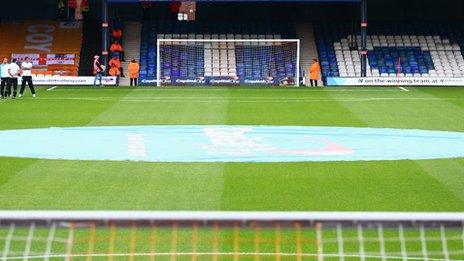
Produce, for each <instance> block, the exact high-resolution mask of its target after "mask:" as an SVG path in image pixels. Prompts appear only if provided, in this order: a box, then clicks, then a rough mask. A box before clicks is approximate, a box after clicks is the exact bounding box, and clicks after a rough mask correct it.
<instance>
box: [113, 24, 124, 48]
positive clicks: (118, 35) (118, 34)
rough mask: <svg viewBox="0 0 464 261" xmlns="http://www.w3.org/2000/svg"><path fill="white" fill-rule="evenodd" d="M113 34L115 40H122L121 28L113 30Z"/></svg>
mask: <svg viewBox="0 0 464 261" xmlns="http://www.w3.org/2000/svg"><path fill="white" fill-rule="evenodd" d="M112 34H113V38H114V39H121V38H122V30H121V28H115V29H113V32H112ZM121 48H122V46H121Z"/></svg>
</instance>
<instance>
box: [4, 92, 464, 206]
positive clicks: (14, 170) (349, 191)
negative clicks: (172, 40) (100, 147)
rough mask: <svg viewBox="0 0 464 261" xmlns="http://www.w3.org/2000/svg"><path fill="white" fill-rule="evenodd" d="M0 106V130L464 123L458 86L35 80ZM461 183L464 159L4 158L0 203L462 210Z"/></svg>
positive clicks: (452, 126)
mask: <svg viewBox="0 0 464 261" xmlns="http://www.w3.org/2000/svg"><path fill="white" fill-rule="evenodd" d="M0 110H1V111H0V129H1V130H8V129H25V128H42V127H51V126H55V127H59V126H63V127H66V126H108V125H158V124H179V125H181V124H227V125H242V124H243V125H246V124H257V125H299V126H359V127H367V126H369V127H391V128H418V129H428V130H449V131H464V88H462V89H461V88H413V89H411V90H410V91H409V92H405V91H401V90H398V89H396V88H372V89H367V88H366V89H356V88H352V89H296V88H290V89H284V88H272V89H259V88H251V89H246V88H191V89H190V88H179V89H173V88H169V89H155V88H140V89H129V88H125V89H124V88H121V89H115V88H112V89H91V88H75V89H73V88H58V89H55V90H53V91H45V89H40V90H39V92H38V97H37V98H35V99H32V98H30V97H27V96H26V97H23V98H21V99H16V100H0ZM24 142H27V141H24ZM0 146H1V144H0ZM463 188H464V159H463V158H457V159H440V160H421V161H372V162H321V163H318V162H308V163H143V162H110V161H101V162H98V161H64V160H41V159H19V158H5V157H3V158H0V209H23V210H26V209H69V210H76V209H88V210H94V209H111V210H289V211H290V210H304V211H312V210H341V211H344V210H356V211H357V210H359V211H368V210H369V211H384V210H385V211H464V189H463Z"/></svg>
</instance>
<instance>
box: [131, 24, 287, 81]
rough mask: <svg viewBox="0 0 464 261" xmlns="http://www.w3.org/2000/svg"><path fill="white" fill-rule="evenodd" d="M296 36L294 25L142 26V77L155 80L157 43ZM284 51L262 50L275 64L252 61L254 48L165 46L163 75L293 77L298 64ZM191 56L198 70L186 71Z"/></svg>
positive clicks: (263, 60)
mask: <svg viewBox="0 0 464 261" xmlns="http://www.w3.org/2000/svg"><path fill="white" fill-rule="evenodd" d="M295 34H296V33H295V28H294V25H293V24H291V23H278V24H273V23H241V22H237V23H201V22H189V23H171V22H145V23H144V24H143V26H142V42H141V50H140V54H141V55H140V56H141V58H140V59H141V73H140V77H141V79H142V81H143V80H144V79H145V80H154V79H156V71H157V69H156V61H157V57H156V42H157V39H176V38H177V39H179V38H180V39H284V38H285V39H292V38H295ZM255 45H259V44H258V43H255ZM285 48H286V47H285V46H281V47H276V48H259V52H260V53H259V54H260V55H259V56H260V57H270V58H269V59H270V60H272V61H268V60H266V59H261V60H253V61H252V60H250V57H251V56H249V55H248V53H249V52H251V51H252V49H253V47H252V44H250V45H249V46H247V45H240V44H233V43H205V44H204V45H201V46H200V45H198V46H193V47H190V48H183V47H182V46H173V45H170V46H164V47H162V49H161V51H162V54H163V58H162V60H163V63H162V68H161V75H162V77H170V78H182V77H202V76H229V77H235V76H237V77H244V78H252V79H253V78H256V79H257V78H263V77H266V76H271V77H276V76H279V77H285V76H288V77H290V76H294V75H293V74H294V68H295V66H296V65H295V64H294V63H295V61H294V60H292V59H291V57H288V56H285V55H284V53H285ZM270 54H272V55H270ZM191 56H195V57H200V58H199V59H196V60H195V66H189V67H187V63H188V62H189V61H188V59H187V58H188V57H191ZM219 61H221V62H219ZM264 64H266V65H267V64H271V65H270V66H265V65H264ZM272 64H274V66H275V67H273V66H272Z"/></svg>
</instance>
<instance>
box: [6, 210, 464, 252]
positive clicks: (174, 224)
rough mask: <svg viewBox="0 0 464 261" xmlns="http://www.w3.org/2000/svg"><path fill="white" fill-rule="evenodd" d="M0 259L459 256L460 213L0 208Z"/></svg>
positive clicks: (463, 240)
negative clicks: (7, 209)
mask: <svg viewBox="0 0 464 261" xmlns="http://www.w3.org/2000/svg"><path fill="white" fill-rule="evenodd" d="M0 220H1V223H0V251H1V252H0V260H19V259H21V260H73V259H74V260H168V259H169V260H318V261H321V260H343V261H344V260H398V259H399V260H464V227H463V220H464V214H463V213H454V214H452V213H451V214H447V213H440V214H437V213H349V212H342V213H332V212H311V213H302V212H285V213H284V212H92V211H90V212H89V211H88V212H34V211H33V212H0Z"/></svg>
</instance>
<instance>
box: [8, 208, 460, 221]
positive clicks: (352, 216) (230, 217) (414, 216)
mask: <svg viewBox="0 0 464 261" xmlns="http://www.w3.org/2000/svg"><path fill="white" fill-rule="evenodd" d="M36 219H38V220H154V221H156V220H159V221H166V220H178V221H328V222H330V221H335V222H347V221H366V222H375V221H383V222H384V221H387V222H388V221H390V222H403V221H404V222H414V221H416V222H431V221H443V222H464V212H275V211H0V221H1V220H36Z"/></svg>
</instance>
